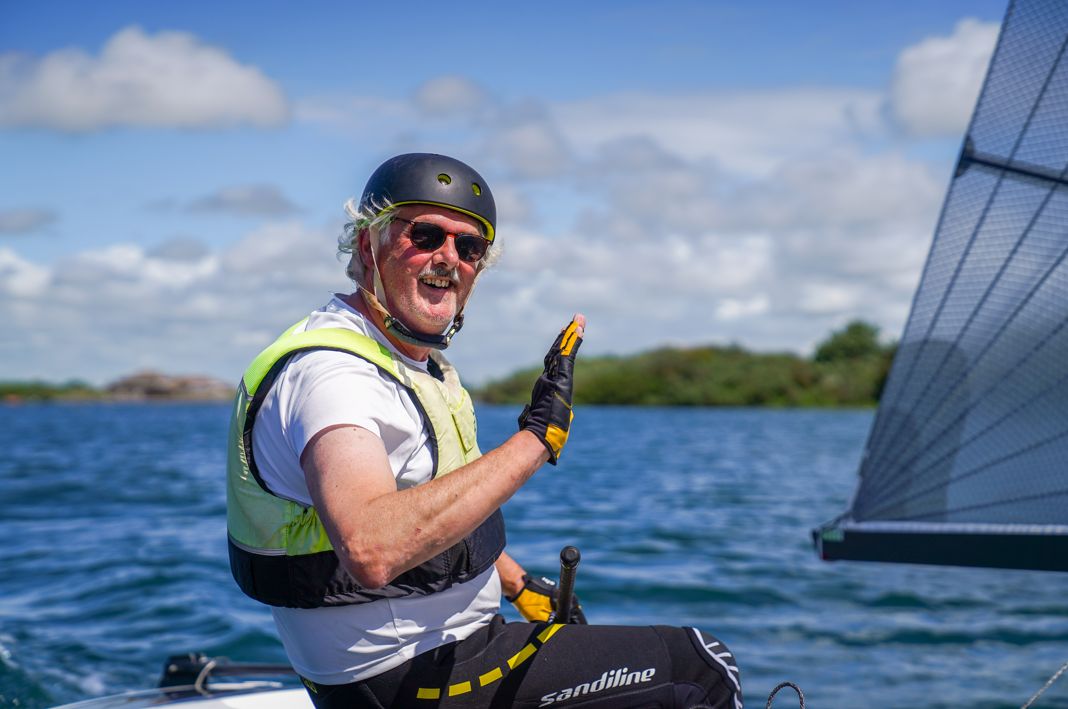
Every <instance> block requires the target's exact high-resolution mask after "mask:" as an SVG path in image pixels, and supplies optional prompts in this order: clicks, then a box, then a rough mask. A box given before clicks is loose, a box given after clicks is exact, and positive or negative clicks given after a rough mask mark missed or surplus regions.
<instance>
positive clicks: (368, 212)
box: [337, 198, 501, 285]
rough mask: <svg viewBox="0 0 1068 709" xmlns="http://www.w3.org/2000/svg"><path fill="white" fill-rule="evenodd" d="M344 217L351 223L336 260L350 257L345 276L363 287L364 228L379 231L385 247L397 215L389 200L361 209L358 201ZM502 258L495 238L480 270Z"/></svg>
mask: <svg viewBox="0 0 1068 709" xmlns="http://www.w3.org/2000/svg"><path fill="white" fill-rule="evenodd" d="M345 214H347V215H348V217H349V220H348V221H347V222H345V228H344V231H342V232H341V236H339V237H338V239H337V257H338V260H339V261H343V260H345V258H346V257H347V258H348V263H347V264H346V265H345V275H347V276H348V277H349V278H351V279H352V281H353V283H355V284H356V285H360V283H361V282H362V281H363V276H364V270H363V259H362V258H360V233H361V232H362V231H363V230H365V229H377V230H378V244H379V246H380V247H381V246H385V245H386V244H388V243H389V240H390V238H391V235H390V230H389V225H390V223H392V221H393V219H394V217H396V213H395V211H394V210H393V203H392V202H391V201H390V200H388V199H383V200H382V201H381V202H379V201H377V200H374V199H372V200H371V203H370V204H368V205H364V206H363V207H362V208H361V207H360V206H359V204H358V203H357V201H356V199H355V198H350V199H349V200H348V201H347V202H345ZM479 231H480V232H483V233H485V227H484V226H483V225H482V224H479ZM500 257H501V247H500V246H499V245H498V244H497V240H496V239H494V240H493V241H492V242H491V243H490V246H489V249H488V250H487V251H486V255H485V256H483V257H482V260H481V261H479V264H478V265H479V270H484V269H487V268H489V267H490V266H492V265H494V264H495V263H497V261H498V260H499V259H500Z"/></svg>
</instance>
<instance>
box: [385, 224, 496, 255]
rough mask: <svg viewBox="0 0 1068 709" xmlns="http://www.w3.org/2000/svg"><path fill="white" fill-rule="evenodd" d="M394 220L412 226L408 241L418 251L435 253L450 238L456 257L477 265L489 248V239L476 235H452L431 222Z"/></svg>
mask: <svg viewBox="0 0 1068 709" xmlns="http://www.w3.org/2000/svg"><path fill="white" fill-rule="evenodd" d="M394 219H395V220H396V221H398V222H406V223H407V224H411V225H412V226H411V229H409V230H408V240H409V241H411V242H412V246H414V247H415V248H417V249H419V250H420V251H437V250H438V249H440V248H441V245H442V244H444V243H445V238H446V237H449V236H451V237H452V239H453V244H454V245H455V246H456V253H457V255H459V257H460V258H461V259H463V260H464V261H467V262H468V263H478V262H479V261H481V260H482V257H483V256H485V255H486V251H488V250H489V247H490V241H489V239H487V238H486V237H484V236H480V235H478V234H454V233H451V232H449V231H446V229H445V227H443V226H438V225H437V224H433V223H431V222H413V221H412V220H410V219H401V218H400V217H394Z"/></svg>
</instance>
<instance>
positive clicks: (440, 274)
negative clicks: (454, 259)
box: [419, 264, 460, 286]
mask: <svg viewBox="0 0 1068 709" xmlns="http://www.w3.org/2000/svg"><path fill="white" fill-rule="evenodd" d="M423 276H433V277H434V278H448V279H449V282H450V283H452V284H453V285H454V286H455V285H459V284H460V270H459V269H458V268H455V267H453V268H449V267H448V266H445V265H443V264H437V265H434V266H432V265H430V264H427V265H426V266H425V267H424V268H423V270H422V271H420V272H419V277H420V278H422V277H423Z"/></svg>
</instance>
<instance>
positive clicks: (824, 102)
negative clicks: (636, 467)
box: [552, 89, 882, 176]
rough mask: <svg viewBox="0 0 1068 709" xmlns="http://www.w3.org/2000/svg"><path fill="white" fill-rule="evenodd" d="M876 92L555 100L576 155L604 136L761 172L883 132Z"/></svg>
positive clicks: (734, 169)
mask: <svg viewBox="0 0 1068 709" xmlns="http://www.w3.org/2000/svg"><path fill="white" fill-rule="evenodd" d="M881 102H882V97H881V96H880V94H879V93H877V92H874V91H864V90H852V89H784V90H779V91H754V92H734V93H694V94H690V95H669V94H664V95H656V94H633V93H632V94H617V95H610V96H602V97H596V98H592V99H586V100H582V101H575V102H570V103H566V104H561V105H558V106H554V107H553V109H552V112H553V114H554V116H555V117H556V119H557V121H558V122H559V124H560V130H561V132H562V134H563V135H564V136H565V137H566V138H567V140H568V141H569V142H570V143H571V144H572V145H574V146H576V149H577V150H578V151H579V152H580V153H589V152H592V150H593V149H595V148H596V147H597V146H600V145H603V144H605V143H607V142H609V141H614V140H623V139H643V140H647V141H650V142H651V143H652V144H654V145H656V146H657V147H658V148H659V149H660V150H662V151H664V152H666V153H668V154H670V155H674V156H677V157H679V158H681V159H683V160H686V161H694V160H702V159H703V160H712V161H714V162H716V163H718V164H719V165H721V166H722V167H723V168H724V169H725V170H727V171H729V172H732V173H736V174H738V175H742V176H762V175H766V174H768V173H769V172H771V171H773V170H774V169H776V168H777V167H779V166H781V165H783V164H786V163H788V162H790V161H791V160H795V159H797V158H798V157H800V156H806V155H814V154H818V153H820V152H822V151H824V150H827V149H828V148H831V147H834V146H837V145H841V144H842V143H843V142H854V141H856V140H857V139H858V138H859V137H863V136H865V135H867V134H870V133H873V132H879V131H881V130H882V123H881V119H880V117H879V107H880V105H881Z"/></svg>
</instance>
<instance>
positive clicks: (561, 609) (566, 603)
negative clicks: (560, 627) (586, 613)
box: [552, 545, 582, 623]
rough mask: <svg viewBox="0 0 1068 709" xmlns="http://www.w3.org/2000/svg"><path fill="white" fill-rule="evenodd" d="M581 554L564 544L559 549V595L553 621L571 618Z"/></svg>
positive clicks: (557, 621) (562, 621) (564, 621)
mask: <svg viewBox="0 0 1068 709" xmlns="http://www.w3.org/2000/svg"><path fill="white" fill-rule="evenodd" d="M581 559H582V554H581V553H579V550H578V548H576V547H573V546H570V545H569V546H566V547H564V548H563V549H561V550H560V584H559V587H558V588H559V589H560V597H559V598H558V599H557V601H556V613H554V614H553V618H552V620H553V622H556V623H567V622H568V621H569V620H570V619H571V599H572V598H574V596H575V574H576V573H577V571H578V565H579V561H580V560H581Z"/></svg>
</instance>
